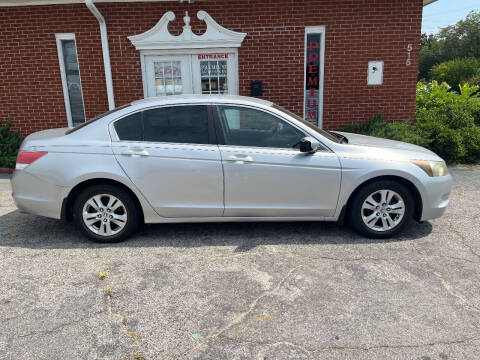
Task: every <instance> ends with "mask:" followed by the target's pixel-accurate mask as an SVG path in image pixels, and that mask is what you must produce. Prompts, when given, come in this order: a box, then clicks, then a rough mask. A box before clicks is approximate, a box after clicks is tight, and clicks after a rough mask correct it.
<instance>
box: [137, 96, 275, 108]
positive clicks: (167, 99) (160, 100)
mask: <svg viewBox="0 0 480 360" xmlns="http://www.w3.org/2000/svg"><path fill="white" fill-rule="evenodd" d="M185 102H188V103H200V102H203V103H204V102H209V103H217V104H218V103H225V104H231V103H235V104H244V105H248V104H250V105H263V106H272V105H273V103H272V102H271V101H267V100H263V99H257V98H252V97H248V96H239V95H172V96H159V97H150V98H145V99H141V100H137V101H133V102H132V103H131V105H147V106H148V105H160V104H161V105H166V104H183V103H185Z"/></svg>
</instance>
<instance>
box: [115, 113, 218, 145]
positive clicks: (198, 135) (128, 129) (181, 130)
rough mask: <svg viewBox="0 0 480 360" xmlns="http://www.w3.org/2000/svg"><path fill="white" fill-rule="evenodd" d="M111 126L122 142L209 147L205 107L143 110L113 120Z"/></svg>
mask: <svg viewBox="0 0 480 360" xmlns="http://www.w3.org/2000/svg"><path fill="white" fill-rule="evenodd" d="M114 127H115V131H116V132H117V135H118V138H119V139H120V140H122V141H150V142H168V143H186V144H209V132H208V112H207V106H205V105H193V106H171V107H161V108H157V109H151V110H145V111H143V112H138V113H135V114H132V115H129V116H126V117H124V118H122V119H120V120H118V121H116V122H115V124H114Z"/></svg>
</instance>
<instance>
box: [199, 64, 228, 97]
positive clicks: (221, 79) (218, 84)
mask: <svg viewBox="0 0 480 360" xmlns="http://www.w3.org/2000/svg"><path fill="white" fill-rule="evenodd" d="M200 74H201V78H202V94H227V93H228V80H227V61H226V60H220V61H218V60H213V61H211V60H208V61H200Z"/></svg>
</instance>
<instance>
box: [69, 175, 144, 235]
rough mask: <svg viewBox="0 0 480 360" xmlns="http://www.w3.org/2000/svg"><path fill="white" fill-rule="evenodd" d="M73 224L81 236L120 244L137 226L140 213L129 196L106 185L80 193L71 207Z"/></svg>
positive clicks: (118, 189)
mask: <svg viewBox="0 0 480 360" xmlns="http://www.w3.org/2000/svg"><path fill="white" fill-rule="evenodd" d="M99 202H100V203H101V204H99ZM73 220H74V222H75V224H76V226H77V227H78V229H79V230H80V232H82V233H83V234H84V235H85V236H86V237H88V238H90V239H91V240H93V241H95V242H99V243H115V242H120V241H123V240H125V239H127V238H128V237H129V236H131V235H132V234H134V233H135V232H136V231H137V229H138V227H139V225H140V216H139V211H138V208H137V204H136V201H135V199H134V198H133V197H132V195H130V194H129V193H128V192H126V191H125V190H123V189H121V188H120V187H117V186H114V185H109V184H99V185H93V186H90V187H88V188H86V189H84V190H82V191H81V192H80V193H79V194H78V196H77V197H76V199H75V202H74V205H73Z"/></svg>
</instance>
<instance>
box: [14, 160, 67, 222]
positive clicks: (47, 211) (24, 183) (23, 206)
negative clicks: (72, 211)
mask: <svg viewBox="0 0 480 360" xmlns="http://www.w3.org/2000/svg"><path fill="white" fill-rule="evenodd" d="M11 184H12V197H13V200H14V201H15V204H16V205H17V207H18V208H19V209H20V210H21V211H24V212H27V213H30V214H35V215H40V216H46V217H50V218H54V219H60V217H61V210H62V202H63V199H64V197H65V195H64V194H65V193H66V190H67V189H66V188H64V187H61V186H57V185H55V184H52V183H50V182H47V181H45V180H42V179H40V178H38V177H36V176H35V175H32V174H30V173H29V172H28V171H26V170H15V171H14V173H13V175H12V179H11Z"/></svg>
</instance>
